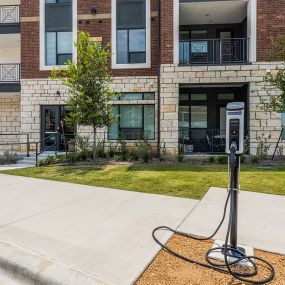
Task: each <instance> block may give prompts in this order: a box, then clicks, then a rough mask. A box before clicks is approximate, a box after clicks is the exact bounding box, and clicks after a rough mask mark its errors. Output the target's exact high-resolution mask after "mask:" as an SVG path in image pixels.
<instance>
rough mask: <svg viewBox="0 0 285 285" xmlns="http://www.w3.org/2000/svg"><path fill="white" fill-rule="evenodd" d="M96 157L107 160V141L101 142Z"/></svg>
mask: <svg viewBox="0 0 285 285" xmlns="http://www.w3.org/2000/svg"><path fill="white" fill-rule="evenodd" d="M96 157H99V158H106V157H107V154H106V153H105V141H103V142H99V143H98V144H97V147H96Z"/></svg>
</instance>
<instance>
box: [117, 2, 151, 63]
mask: <svg viewBox="0 0 285 285" xmlns="http://www.w3.org/2000/svg"><path fill="white" fill-rule="evenodd" d="M145 4H146V3H145V0H117V63H119V64H126V63H145V62H146V6H145Z"/></svg>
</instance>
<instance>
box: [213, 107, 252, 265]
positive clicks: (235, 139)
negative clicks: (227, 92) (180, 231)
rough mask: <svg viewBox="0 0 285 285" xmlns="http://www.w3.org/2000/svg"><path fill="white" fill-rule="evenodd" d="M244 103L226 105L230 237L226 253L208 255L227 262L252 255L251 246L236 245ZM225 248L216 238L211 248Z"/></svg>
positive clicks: (242, 262) (244, 262)
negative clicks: (243, 255)
mask: <svg viewBox="0 0 285 285" xmlns="http://www.w3.org/2000/svg"><path fill="white" fill-rule="evenodd" d="M244 108H245V106H244V103H239V102H238V103H229V104H228V105H227V124H226V153H227V154H228V156H229V173H230V175H229V177H230V179H229V185H228V191H231V199H230V221H231V228H230V237H229V244H228V245H227V253H226V252H225V250H219V251H213V252H212V253H211V254H210V255H209V257H210V258H214V259H218V260H225V254H227V255H229V256H230V257H227V259H228V261H229V263H232V262H235V260H237V259H239V258H241V254H239V253H238V252H237V251H236V250H238V251H239V252H242V253H243V254H245V255H247V256H253V248H251V247H247V246H241V245H238V241H237V232H238V194H239V189H240V187H239V184H240V181H239V176H240V155H242V154H243V152H244ZM215 247H221V248H225V242H224V241H220V240H216V241H215V243H214V245H213V248H215ZM239 265H244V266H252V264H251V263H250V262H247V261H245V260H243V261H241V262H240V263H239Z"/></svg>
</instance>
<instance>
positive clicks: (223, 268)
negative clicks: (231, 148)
mask: <svg viewBox="0 0 285 285" xmlns="http://www.w3.org/2000/svg"><path fill="white" fill-rule="evenodd" d="M234 159H235V154H233V153H232V155H231V157H230V163H231V169H232V171H231V179H232V178H233V160H234ZM233 191H236V190H235V189H233V187H231V189H230V191H229V193H228V196H227V199H226V202H225V206H224V212H223V217H222V219H221V221H220V223H219V225H218V227H217V229H216V230H215V231H214V233H213V234H212V235H210V236H209V237H206V238H203V237H198V236H195V235H191V234H187V233H183V232H180V231H176V230H173V229H171V228H169V227H166V226H160V227H157V228H156V229H154V230H153V232H152V237H153V239H154V240H155V241H156V243H158V244H159V245H160V246H161V247H162V248H163V249H164V250H165V251H166V252H168V253H170V254H172V255H173V256H175V257H178V258H180V259H182V260H184V261H187V262H190V263H193V264H196V265H199V266H203V267H206V268H209V269H214V270H217V271H220V272H222V273H225V274H230V275H232V276H233V277H234V278H236V279H237V280H239V281H242V282H247V283H251V284H266V283H268V282H270V281H272V280H273V279H274V277H275V270H274V267H273V266H272V265H271V264H270V263H269V262H268V261H266V260H264V259H262V258H260V257H256V256H247V255H246V254H245V253H243V252H241V251H239V250H238V249H235V248H232V247H229V246H228V242H229V236H230V231H231V225H232V216H233V215H232V208H231V212H230V219H229V224H228V229H227V235H226V240H225V245H224V247H215V248H212V249H210V250H208V251H207V252H206V254H205V259H206V261H207V262H208V263H203V262H200V261H197V260H194V259H190V258H188V257H186V256H184V255H182V254H180V253H178V252H175V251H173V250H172V249H171V248H169V247H168V246H166V245H164V244H163V243H161V242H160V241H159V239H158V238H157V237H156V235H155V234H156V232H158V231H160V230H167V231H170V232H172V233H174V234H176V235H179V236H183V237H187V238H191V239H194V240H200V241H206V240H210V239H212V238H213V237H214V236H215V235H216V234H217V232H218V231H219V230H220V228H221V226H222V225H223V223H224V221H225V217H226V212H227V207H228V203H229V200H230V197H231V195H232V193H233ZM215 251H220V252H221V251H222V252H224V256H225V261H224V263H222V262H220V263H216V262H214V261H213V260H212V259H211V258H210V254H211V253H212V252H215ZM232 252H234V253H236V254H238V255H239V256H240V258H237V257H236V255H235V256H233V255H231V253H232ZM229 257H234V261H233V262H229V261H228V258H229ZM254 260H258V261H259V262H261V263H263V264H265V266H266V267H267V268H268V270H269V272H270V275H269V276H268V277H266V278H264V279H262V280H253V279H249V278H250V277H254V276H256V275H257V274H258V266H257V264H256V263H255V262H254ZM241 261H247V262H249V263H251V264H252V269H251V271H250V272H246V273H242V272H236V271H234V270H233V269H232V266H234V265H238V263H239V262H241Z"/></svg>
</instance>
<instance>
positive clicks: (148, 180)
mask: <svg viewBox="0 0 285 285" xmlns="http://www.w3.org/2000/svg"><path fill="white" fill-rule="evenodd" d="M2 173H5V174H13V175H20V176H28V177H35V178H42V179H50V180H58V181H65V182H72V183H78V184H86V185H95V186H103V187H109V188H118V189H125V190H131V191H139V192H145V193H154V194H162V195H169V196H176V197H185V198H194V199H200V198H201V197H203V195H204V194H205V193H206V192H207V190H208V189H209V188H210V187H211V186H216V187H227V179H228V174H227V166H226V165H186V164H175V165H151V164H150V165H130V166H122V165H120V166H103V167H99V166H97V167H96V166H65V167H63V166H56V167H39V168H29V169H17V170H9V171H2ZM241 188H242V189H244V190H249V191H258V192H263V193H272V194H280V195H285V166H274V167H272V169H271V170H261V169H258V168H257V167H256V166H242V170H241Z"/></svg>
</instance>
